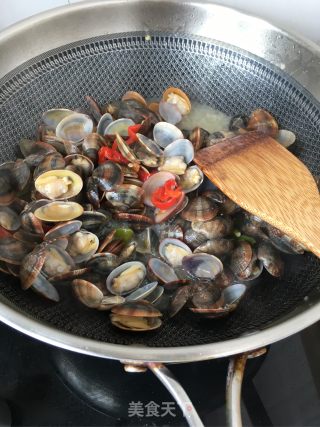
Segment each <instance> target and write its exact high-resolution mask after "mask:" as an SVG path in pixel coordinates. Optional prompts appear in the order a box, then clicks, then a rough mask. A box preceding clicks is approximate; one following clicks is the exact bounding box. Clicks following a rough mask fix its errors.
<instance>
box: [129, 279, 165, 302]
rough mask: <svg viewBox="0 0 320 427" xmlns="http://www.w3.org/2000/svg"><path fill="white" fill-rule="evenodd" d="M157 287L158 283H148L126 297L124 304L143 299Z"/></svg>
mask: <svg viewBox="0 0 320 427" xmlns="http://www.w3.org/2000/svg"><path fill="white" fill-rule="evenodd" d="M157 286H158V282H152V283H148V284H147V285H144V286H141V287H140V288H138V289H137V290H136V291H133V292H132V293H131V294H130V295H128V296H127V297H126V302H128V301H138V300H141V299H145V298H146V297H147V296H148V295H150V294H151V293H152V292H153V291H154V290H155V289H156V287H157Z"/></svg>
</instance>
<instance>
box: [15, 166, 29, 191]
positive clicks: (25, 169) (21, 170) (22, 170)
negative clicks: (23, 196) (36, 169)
mask: <svg viewBox="0 0 320 427" xmlns="http://www.w3.org/2000/svg"><path fill="white" fill-rule="evenodd" d="M11 172H12V176H13V179H14V181H15V185H16V189H17V191H20V192H21V191H24V190H25V189H26V187H27V186H28V184H29V179H30V176H31V172H30V167H29V166H28V164H27V162H26V161H25V160H22V159H17V160H16V161H15V162H14V163H13V165H12V170H11Z"/></svg>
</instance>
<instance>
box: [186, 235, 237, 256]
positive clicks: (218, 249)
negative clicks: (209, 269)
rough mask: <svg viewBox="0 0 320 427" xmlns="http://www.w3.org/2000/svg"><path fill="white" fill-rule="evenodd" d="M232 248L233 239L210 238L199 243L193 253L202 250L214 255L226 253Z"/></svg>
mask: <svg viewBox="0 0 320 427" xmlns="http://www.w3.org/2000/svg"><path fill="white" fill-rule="evenodd" d="M233 248H234V241H233V240H232V239H223V238H220V239H212V240H207V241H206V242H204V243H202V244H201V245H199V246H198V247H197V248H196V249H195V250H194V253H198V252H203V253H207V254H211V255H216V256H218V257H219V256H223V255H228V254H230V253H231V251H232V249H233Z"/></svg>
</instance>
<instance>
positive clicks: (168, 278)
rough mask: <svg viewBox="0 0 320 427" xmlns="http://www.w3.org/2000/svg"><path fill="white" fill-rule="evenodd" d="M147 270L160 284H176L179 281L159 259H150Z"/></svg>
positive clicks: (171, 269) (170, 268) (171, 270)
mask: <svg viewBox="0 0 320 427" xmlns="http://www.w3.org/2000/svg"><path fill="white" fill-rule="evenodd" d="M148 270H149V272H150V274H151V275H152V277H154V278H155V279H156V280H158V281H159V282H161V283H170V282H176V281H177V280H179V278H178V276H177V275H176V273H175V271H174V269H173V268H172V267H171V266H170V265H168V264H166V263H165V262H164V261H162V260H161V259H159V258H150V259H149V261H148Z"/></svg>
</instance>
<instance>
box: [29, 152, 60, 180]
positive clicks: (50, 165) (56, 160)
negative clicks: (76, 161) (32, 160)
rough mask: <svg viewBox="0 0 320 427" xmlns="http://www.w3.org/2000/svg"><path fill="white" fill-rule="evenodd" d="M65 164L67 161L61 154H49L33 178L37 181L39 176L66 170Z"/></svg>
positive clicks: (36, 169)
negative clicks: (53, 171) (48, 172)
mask: <svg viewBox="0 0 320 427" xmlns="http://www.w3.org/2000/svg"><path fill="white" fill-rule="evenodd" d="M65 164H66V163H65V159H64V158H63V157H62V155H61V154H60V153H50V154H47V155H46V156H45V157H44V158H43V160H42V161H41V162H40V163H39V164H38V166H37V167H36V168H35V170H34V173H33V178H34V179H36V178H37V177H38V176H39V175H41V174H43V173H44V172H47V171H52V170H57V169H60V170H61V169H64V167H65Z"/></svg>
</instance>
